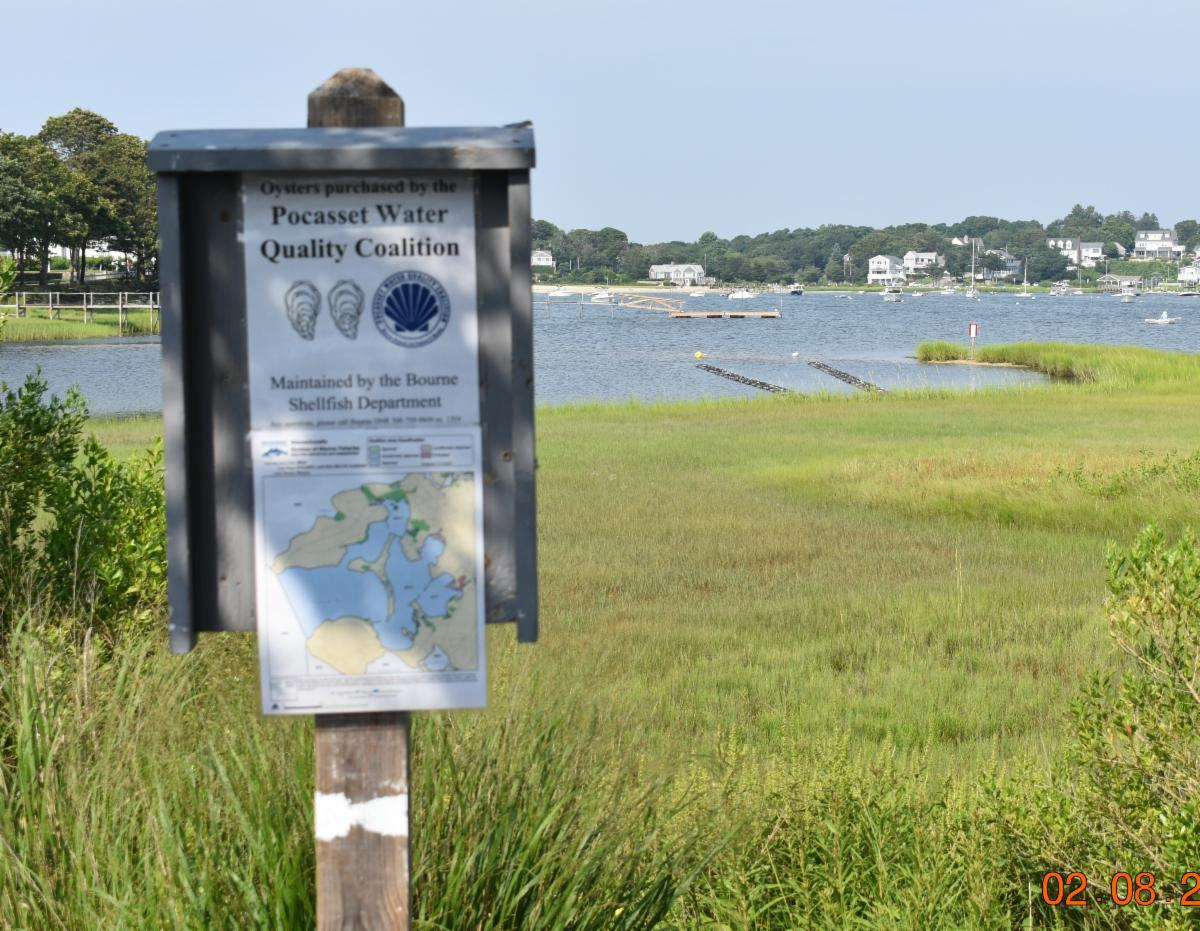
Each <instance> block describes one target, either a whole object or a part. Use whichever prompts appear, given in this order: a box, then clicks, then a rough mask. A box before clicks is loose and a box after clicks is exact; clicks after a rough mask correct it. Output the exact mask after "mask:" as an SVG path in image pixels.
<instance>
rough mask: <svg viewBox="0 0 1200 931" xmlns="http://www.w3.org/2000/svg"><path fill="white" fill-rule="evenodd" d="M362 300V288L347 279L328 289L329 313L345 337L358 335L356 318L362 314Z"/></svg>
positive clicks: (349, 337)
mask: <svg viewBox="0 0 1200 931" xmlns="http://www.w3.org/2000/svg"><path fill="white" fill-rule="evenodd" d="M363 300H364V297H363V292H362V288H360V287H359V286H358V285H356V284H355V283H354V282H353V281H350V280H349V279H345V278H344V279H342V280H341V281H339V282H338V283H337V284H335V285H334V286H333V287H332V288H330V290H329V315H330V316H331V317H333V324H334V326H336V327H337V328H338V330H339V331H340V332H341V334H342V336H344V337H346V339H356V338H357V337H358V318H359V317H361V316H362V312H363Z"/></svg>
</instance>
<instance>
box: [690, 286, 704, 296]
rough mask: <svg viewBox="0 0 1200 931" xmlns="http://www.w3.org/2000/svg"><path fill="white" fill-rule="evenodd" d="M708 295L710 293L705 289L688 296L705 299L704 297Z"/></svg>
mask: <svg viewBox="0 0 1200 931" xmlns="http://www.w3.org/2000/svg"><path fill="white" fill-rule="evenodd" d="M707 293H708V292H707V291H705V290H704V289H703V288H700V289H699V290H698V291H693V292H692V293H691V294H689V295H688V297H704V295H706V294H707Z"/></svg>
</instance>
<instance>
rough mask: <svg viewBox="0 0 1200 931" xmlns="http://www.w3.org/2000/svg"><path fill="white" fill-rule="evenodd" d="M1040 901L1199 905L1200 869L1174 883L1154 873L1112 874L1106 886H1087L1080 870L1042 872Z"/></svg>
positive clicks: (1071, 903)
mask: <svg viewBox="0 0 1200 931" xmlns="http://www.w3.org/2000/svg"><path fill="white" fill-rule="evenodd" d="M1042 901H1043V902H1045V903H1046V904H1047V905H1065V906H1069V907H1087V906H1089V905H1105V904H1108V905H1115V906H1125V905H1134V906H1141V907H1142V908H1145V907H1147V906H1150V905H1183V906H1191V907H1194V908H1200V872H1190V873H1184V874H1183V875H1182V876H1181V877H1180V878H1179V883H1178V885H1177V886H1173V885H1172V884H1171V883H1170V881H1166V882H1163V883H1162V884H1161V885H1160V884H1159V882H1158V877H1157V876H1155V875H1154V873H1149V872H1142V873H1134V874H1133V875H1132V876H1131V875H1130V874H1129V873H1124V872H1122V873H1114V874H1113V875H1112V877H1111V878H1110V879H1109V881H1108V888H1104V887H1103V886H1099V887H1098V886H1097V885H1096V884H1095V883H1093V884H1091V885H1090V886H1089V884H1088V879H1087V877H1086V876H1084V875H1083V873H1066V874H1065V875H1064V874H1063V873H1059V872H1057V871H1054V872H1049V873H1043V874H1042Z"/></svg>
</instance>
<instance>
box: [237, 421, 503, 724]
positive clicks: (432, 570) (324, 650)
mask: <svg viewBox="0 0 1200 931" xmlns="http://www.w3.org/2000/svg"><path fill="white" fill-rule="evenodd" d="M302 442H303V441H294V444H295V445H296V446H300V444H301V443H302ZM362 445H364V446H365V450H364V452H365V454H366V458H367V459H368V460H370V458H371V457H372V456H373V455H377V452H376V450H377V449H378V447H377V446H375V445H372V444H371V443H370V442H367V443H365V444H362ZM420 445H421V446H423V447H426V448H428V447H430V446H431V445H432V444H424V443H423V444H420ZM286 447H287V444H283V443H279V444H276V445H275V446H274V447H272V448H271V449H266V450H265V451H264V452H262V453H261V454H260V456H259V457H256V458H264V457H271V454H272V452H273V451H275V450H278V458H279V459H288V458H291V459H292V460H297V459H300V460H301V461H302V462H303V463H304V467H303V468H302V469H299V470H292V471H289V470H288V469H286V468H284V467H282V464H281V463H278V461H277V462H276V463H272V465H273V466H275V468H272V467H271V466H265V465H264V466H262V467H261V468H260V469H259V471H260V472H261V473H264V474H262V475H261V476H260V478H261V483H260V492H259V495H258V497H260V498H261V502H260V503H259V505H258V510H259V511H260V516H261V518H262V520H261V530H260V538H259V539H260V546H259V563H260V565H259V578H260V582H259V586H258V587H259V589H260V591H259V603H260V611H261V612H262V614H263V616H262V617H260V621H259V628H260V637H262V638H263V640H264V643H263V646H264V647H265V649H264V650H263V651H262V652H263V661H264V676H263V687H264V696H263V697H264V710H266V711H268V712H269V713H288V712H297V711H307V712H311V711H314V710H316V711H321V712H326V711H337V710H385V709H392V710H396V709H404V708H412V709H417V708H437V707H457V706H461V705H470V704H481V703H482V682H483V656H482V638H481V636H480V631H481V624H482V620H483V618H482V604H483V603H482V597H481V593H480V586H481V584H482V578H481V575H480V555H481V554H480V552H479V542H480V533H479V507H478V502H479V491H480V489H479V487H478V473H477V471H476V470H474V469H468V470H455V469H448V470H447V471H412V472H406V473H392V474H386V473H385V472H384V471H382V470H379V469H367V470H362V471H359V470H357V469H354V468H353V467H351V468H348V469H346V470H345V471H342V470H341V469H339V468H337V463H338V462H339V460H340V459H349V460H354V459H358V458H359V457H358V456H357V455H354V454H352V453H347V452H346V450H347V449H348V448H350V447H343V446H335V447H333V448H332V449H330V448H329V447H318V451H317V452H314V451H313V450H312V449H311V448H308V447H301V448H300V449H299V450H298V451H297V450H293V449H291V448H286ZM355 449H357V447H355ZM321 450H323V451H321ZM323 459H328V460H330V461H331V463H332V465H331V466H328V467H327V470H328V471H329V472H331V473H332V474H321V470H320V469H319V468H318V469H316V471H317V473H318V474H316V475H314V474H312V473H311V471H310V470H311V469H313V468H314V467H313V466H312V463H313V462H321V461H322V460H323ZM472 696H477V699H476V698H473V697H472Z"/></svg>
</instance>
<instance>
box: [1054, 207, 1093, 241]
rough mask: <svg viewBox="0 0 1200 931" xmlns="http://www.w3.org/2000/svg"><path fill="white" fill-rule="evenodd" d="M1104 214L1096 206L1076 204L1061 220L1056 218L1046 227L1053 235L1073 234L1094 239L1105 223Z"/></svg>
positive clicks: (1076, 237)
mask: <svg viewBox="0 0 1200 931" xmlns="http://www.w3.org/2000/svg"><path fill="white" fill-rule="evenodd" d="M1104 219H1105V217H1104V214H1102V213H1100V212H1099V211H1097V210H1096V208H1095V207H1092V206H1090V205H1089V206H1087V207H1084V206H1083V205H1082V204H1076V205H1075V206H1074V207H1072V208H1071V211H1070V213H1068V214H1067V215H1066V216H1065V217H1063V218H1062V219H1061V220H1055V221H1054V222H1053V223H1051V224H1050V225H1049V226H1047V227H1046V232H1047V233H1048V234H1049V235H1051V236H1071V237H1074V238H1075V239H1094V238H1095V236H1096V234H1097V233H1098V232H1099V230H1100V228H1101V227H1102V226H1103V225H1104Z"/></svg>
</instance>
